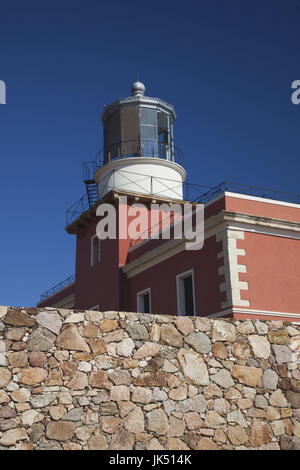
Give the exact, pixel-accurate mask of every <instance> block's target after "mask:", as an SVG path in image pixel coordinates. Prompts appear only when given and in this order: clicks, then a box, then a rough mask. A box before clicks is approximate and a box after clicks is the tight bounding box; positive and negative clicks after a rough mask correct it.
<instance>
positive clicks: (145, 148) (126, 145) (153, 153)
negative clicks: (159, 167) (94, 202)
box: [83, 139, 184, 181]
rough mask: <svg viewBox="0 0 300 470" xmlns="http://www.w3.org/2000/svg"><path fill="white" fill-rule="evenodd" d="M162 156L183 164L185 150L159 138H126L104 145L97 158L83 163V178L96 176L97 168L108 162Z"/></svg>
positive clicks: (164, 158) (87, 178)
mask: <svg viewBox="0 0 300 470" xmlns="http://www.w3.org/2000/svg"><path fill="white" fill-rule="evenodd" d="M138 157H146V158H161V159H162V160H168V161H172V162H175V163H178V164H179V165H181V166H183V163H184V157H183V152H182V151H181V150H180V149H179V148H177V147H175V146H174V145H170V144H166V143H165V142H160V141H158V140H151V139H138V140H125V141H123V142H119V143H117V144H112V145H109V146H107V147H104V148H103V149H102V150H100V152H98V153H97V155H96V158H95V160H92V161H88V162H84V163H83V180H84V181H88V180H92V179H93V178H94V174H95V172H96V170H97V169H98V168H100V167H102V166H103V165H105V164H106V163H110V162H112V161H115V160H121V159H123V158H138Z"/></svg>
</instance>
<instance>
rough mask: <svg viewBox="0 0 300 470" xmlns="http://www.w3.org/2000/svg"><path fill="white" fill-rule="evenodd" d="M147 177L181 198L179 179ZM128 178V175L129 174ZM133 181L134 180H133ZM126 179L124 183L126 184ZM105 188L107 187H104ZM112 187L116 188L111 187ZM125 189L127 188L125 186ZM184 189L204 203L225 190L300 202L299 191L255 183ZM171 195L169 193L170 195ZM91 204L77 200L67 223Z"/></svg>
mask: <svg viewBox="0 0 300 470" xmlns="http://www.w3.org/2000/svg"><path fill="white" fill-rule="evenodd" d="M114 171H116V170H112V171H111V172H110V173H109V175H108V176H107V178H108V179H109V176H111V173H113V172H114ZM118 171H122V174H123V176H124V175H125V174H126V173H130V172H126V171H125V170H118ZM144 176H145V178H146V177H147V179H148V180H149V178H152V182H153V181H154V180H157V181H159V182H160V183H165V186H166V191H170V190H171V191H173V192H174V196H173V197H174V199H176V194H177V193H178V199H180V198H181V197H180V194H179V193H180V188H178V186H180V187H181V183H179V182H178V181H173V183H174V185H170V183H168V184H167V181H169V182H172V180H167V179H165V181H164V178H159V177H154V176H153V177H150V176H148V175H144ZM127 178H128V176H127ZM131 183H132V181H131ZM126 184H127V183H126V181H125V183H124V185H125V186H126ZM141 184H142V183H141V182H139V181H137V182H136V185H137V189H136V191H137V192H139V185H141ZM149 187H150V188H152V187H153V184H151V182H150V183H149ZM104 189H105V188H104ZM110 189H114V188H113V187H111V188H110ZM118 189H122V188H121V187H119V186H118ZM124 189H125V188H124ZM182 191H183V199H184V200H186V201H191V202H199V203H202V204H205V203H206V202H208V201H210V200H212V199H213V198H214V197H216V196H218V195H219V194H222V193H224V192H226V191H227V192H232V193H240V194H246V195H249V196H256V197H261V198H265V199H274V200H277V201H284V202H289V203H295V204H300V194H299V193H290V192H285V191H278V190H275V189H270V188H264V187H261V186H253V185H244V184H240V183H233V182H230V181H223V182H222V183H220V184H218V185H217V186H204V185H199V184H194V183H189V182H184V183H182ZM148 194H150V195H156V196H158V194H154V193H153V192H152V191H151V189H150V190H149V193H148ZM160 195H161V196H163V192H162V191H160ZM168 196H169V195H168ZM89 207H90V204H89V200H88V196H87V195H85V196H83V197H82V198H81V199H79V201H77V202H75V203H74V204H73V205H72V206H71V207H70V208H69V209H68V210H67V212H66V225H69V224H70V223H71V222H73V221H74V220H75V219H77V217H80V215H81V214H83V212H85V211H86V210H87V209H89Z"/></svg>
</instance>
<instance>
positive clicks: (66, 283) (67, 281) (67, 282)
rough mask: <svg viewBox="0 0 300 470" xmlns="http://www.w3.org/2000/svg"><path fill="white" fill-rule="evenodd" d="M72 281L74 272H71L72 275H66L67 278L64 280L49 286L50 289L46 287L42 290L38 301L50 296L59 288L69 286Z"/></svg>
mask: <svg viewBox="0 0 300 470" xmlns="http://www.w3.org/2000/svg"><path fill="white" fill-rule="evenodd" d="M73 282H75V274H72V276H69V277H67V279H65V280H64V281H61V282H59V283H58V284H56V285H55V286H53V287H51V289H48V290H47V291H45V292H43V293H42V294H41V299H40V302H42V301H43V300H45V299H48V297H51V296H52V295H54V294H56V293H57V292H59V291H60V290H62V289H64V288H65V287H68V286H70V285H71V284H73Z"/></svg>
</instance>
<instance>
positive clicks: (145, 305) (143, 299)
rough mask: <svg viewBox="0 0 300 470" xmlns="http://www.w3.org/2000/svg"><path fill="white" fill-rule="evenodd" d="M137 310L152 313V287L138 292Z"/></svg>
mask: <svg viewBox="0 0 300 470" xmlns="http://www.w3.org/2000/svg"><path fill="white" fill-rule="evenodd" d="M137 311H138V312H139V313H151V289H150V288H148V289H145V290H143V291H141V292H138V294H137Z"/></svg>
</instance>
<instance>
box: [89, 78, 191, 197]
mask: <svg viewBox="0 0 300 470" xmlns="http://www.w3.org/2000/svg"><path fill="white" fill-rule="evenodd" d="M175 120H176V114H175V110H174V108H173V106H172V105H170V104H168V103H166V102H165V101H163V100H161V99H159V98H152V97H147V96H145V85H144V84H143V83H141V82H139V81H137V82H134V83H133V84H132V86H131V96H130V97H128V98H120V99H118V100H116V101H114V102H113V103H111V104H109V105H107V106H105V107H104V110H103V113H102V123H103V142H104V146H103V149H102V151H101V152H100V153H99V154H98V156H97V161H96V164H95V167H94V170H95V171H94V175H93V177H94V181H95V183H96V184H97V191H98V197H99V199H101V198H102V197H103V196H105V194H107V193H109V192H110V191H111V190H113V189H115V190H116V189H118V190H122V191H126V192H133V193H140V194H151V195H153V196H157V197H162V198H172V199H179V200H180V199H181V200H182V198H183V190H182V183H183V182H184V180H185V178H186V171H185V169H184V168H183V154H182V152H181V151H180V150H179V149H178V148H177V147H175V145H174V132H173V126H174V123H175Z"/></svg>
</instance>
